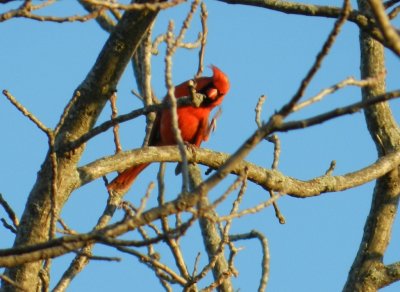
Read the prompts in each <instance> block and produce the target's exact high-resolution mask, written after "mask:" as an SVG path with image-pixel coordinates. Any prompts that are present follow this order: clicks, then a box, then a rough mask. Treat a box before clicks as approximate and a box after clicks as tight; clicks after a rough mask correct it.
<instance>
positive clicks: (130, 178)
mask: <svg viewBox="0 0 400 292" xmlns="http://www.w3.org/2000/svg"><path fill="white" fill-rule="evenodd" d="M148 165H149V163H143V164H139V165H137V166H134V167H131V168H128V169H126V170H124V171H123V172H121V173H120V174H119V175H118V176H117V177H116V178H115V179H114V180H113V181H112V182H110V183H109V184H108V185H107V190H109V191H115V192H121V191H127V190H128V189H129V188H130V186H131V185H132V184H133V182H134V181H135V179H136V177H137V176H138V175H139V173H141V172H142V170H143V169H145V168H146V167H147V166H148Z"/></svg>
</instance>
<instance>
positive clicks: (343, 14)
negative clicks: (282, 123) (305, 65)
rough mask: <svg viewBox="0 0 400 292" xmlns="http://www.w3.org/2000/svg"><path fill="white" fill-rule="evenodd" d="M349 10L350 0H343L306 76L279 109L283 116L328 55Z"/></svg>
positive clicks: (301, 94) (290, 108)
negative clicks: (337, 14)
mask: <svg viewBox="0 0 400 292" xmlns="http://www.w3.org/2000/svg"><path fill="white" fill-rule="evenodd" d="M350 11H351V4H350V0H344V3H343V8H342V12H341V14H340V16H339V18H338V19H337V20H336V21H335V25H334V27H333V29H332V31H331V32H330V34H329V36H328V38H327V40H326V41H325V43H324V45H323V46H322V49H321V51H320V52H319V53H318V55H317V57H316V60H315V62H314V64H313V65H312V66H311V68H310V70H309V71H308V72H307V75H306V77H305V78H304V79H303V80H302V81H301V84H300V87H299V89H298V90H297V92H296V93H295V95H294V96H293V97H292V99H291V100H290V102H289V103H288V104H286V105H285V106H284V107H283V108H282V109H281V110H280V111H279V114H280V115H282V116H283V117H286V116H287V115H288V114H289V113H290V112H292V111H293V108H294V106H295V105H296V104H297V102H298V101H299V100H300V99H301V98H302V97H303V95H304V92H305V90H306V89H307V87H308V84H309V83H310V82H311V80H312V79H313V77H314V76H315V74H316V73H317V72H318V70H319V68H320V66H321V64H322V61H323V60H324V59H325V57H326V56H327V55H328V53H329V51H330V49H331V47H332V46H333V43H334V42H335V40H336V37H337V36H338V35H339V33H340V30H341V28H342V26H343V25H344V23H345V22H346V21H347V19H348V17H349V15H350Z"/></svg>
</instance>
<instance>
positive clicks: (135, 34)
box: [2, 9, 157, 291]
mask: <svg viewBox="0 0 400 292" xmlns="http://www.w3.org/2000/svg"><path fill="white" fill-rule="evenodd" d="M156 15H157V11H151V10H147V9H144V10H138V11H131V12H126V13H125V14H124V16H123V18H122V19H121V21H120V22H119V23H118V25H117V26H116V27H115V30H114V31H113V32H112V33H111V34H110V37H109V38H108V40H107V42H106V44H105V45H104V47H103V49H102V51H101V53H100V55H99V57H98V59H97V60H96V62H95V64H94V66H93V68H92V69H91V70H90V72H89V73H88V75H87V77H86V78H85V80H84V81H83V82H82V84H81V85H80V86H79V87H78V88H77V90H76V93H75V95H79V96H78V97H77V98H75V101H74V103H73V104H72V106H71V108H70V110H69V111H68V113H67V115H66V117H65V119H64V121H60V122H62V125H61V127H60V131H59V133H58V135H57V137H56V144H55V146H56V150H57V149H61V148H62V146H63V145H65V144H66V143H68V142H70V141H73V140H75V139H77V138H78V137H80V136H81V135H83V134H84V133H86V132H87V131H88V130H90V129H91V128H92V127H93V125H94V124H95V122H96V120H97V118H98V116H99V114H100V113H101V111H102V109H103V107H104V105H105V104H106V102H107V100H108V98H109V97H110V96H111V95H112V94H113V93H114V92H115V90H116V86H117V84H118V81H119V79H120V77H121V75H122V73H123V71H124V70H125V67H126V65H127V64H128V63H129V61H130V59H131V57H132V55H133V53H134V52H135V50H136V48H137V47H138V45H139V44H140V42H141V40H142V38H143V36H144V35H145V33H146V32H147V30H148V28H149V26H150V25H151V23H152V21H153V20H154V18H155V17H156ZM83 150H84V145H82V146H80V147H79V148H77V149H74V150H73V151H70V152H68V153H61V152H59V153H57V172H58V180H57V181H56V184H57V194H56V196H55V206H54V204H53V203H52V194H51V180H49V177H51V176H52V167H51V160H50V155H47V156H46V158H45V161H44V163H43V165H42V167H41V169H40V171H39V173H38V177H37V181H36V183H35V185H34V187H33V189H32V191H31V193H30V194H29V198H28V201H27V203H26V207H25V210H24V213H23V215H22V218H21V223H20V228H19V229H18V233H17V236H16V240H15V243H14V246H22V245H29V244H35V243H39V242H45V241H47V240H48V239H49V227H50V221H51V210H52V208H56V210H61V208H62V206H63V205H64V203H65V202H66V201H67V199H68V198H69V196H70V194H71V192H72V191H73V189H74V185H73V182H74V181H76V180H74V179H73V177H74V176H76V175H77V171H76V167H77V163H78V162H79V160H80V158H81V155H82V153H83ZM41 266H42V263H41V262H31V263H26V264H23V265H20V266H17V267H13V268H10V269H7V270H6V272H5V275H6V276H8V277H9V278H11V279H12V280H14V281H15V282H17V283H18V284H19V285H20V286H22V287H28V290H31V289H32V287H38V285H39V277H38V274H39V271H40V269H41ZM14 290H15V287H13V286H12V285H9V284H7V283H5V282H3V286H2V291H14Z"/></svg>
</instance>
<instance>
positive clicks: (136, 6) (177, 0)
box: [84, 0, 186, 11]
mask: <svg viewBox="0 0 400 292" xmlns="http://www.w3.org/2000/svg"><path fill="white" fill-rule="evenodd" d="M84 1H85V2H87V3H90V4H93V5H96V6H99V7H104V8H108V9H119V10H124V11H128V10H142V9H148V10H153V11H157V10H160V9H167V8H171V7H174V6H176V5H179V4H181V3H184V2H186V0H170V1H169V2H168V1H166V2H160V3H148V2H146V3H131V4H122V3H113V2H107V1H98V0H84Z"/></svg>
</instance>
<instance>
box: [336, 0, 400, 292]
mask: <svg viewBox="0 0 400 292" xmlns="http://www.w3.org/2000/svg"><path fill="white" fill-rule="evenodd" d="M359 7H360V10H361V11H364V12H368V4H367V2H366V1H365V0H359ZM360 48H361V76H362V78H363V79H364V78H367V77H371V76H377V75H379V74H382V73H383V72H385V59H384V48H383V46H382V45H381V44H380V43H379V42H377V41H375V40H374V39H372V38H371V37H370V36H369V35H367V34H366V33H363V32H361V33H360ZM384 92H385V82H384V81H382V82H380V83H379V84H377V85H375V86H371V87H366V88H363V91H362V96H363V99H364V100H366V99H370V98H372V97H374V96H377V95H379V94H382V93H384ZM365 118H366V122H367V126H368V130H369V132H370V134H371V138H372V139H373V140H374V142H375V145H376V148H377V151H378V155H379V156H383V155H385V154H387V153H390V152H393V151H396V150H399V145H400V132H399V128H398V126H397V124H396V122H395V120H394V119H393V116H392V113H391V110H390V107H389V104H388V103H381V104H378V105H376V106H373V107H370V108H368V109H366V110H365ZM399 178H400V177H399V171H398V170H397V169H396V170H394V171H392V172H390V173H388V174H387V175H385V176H383V177H381V178H379V179H378V180H377V182H376V186H375V189H374V193H373V199H372V205H371V210H370V213H369V215H368V218H367V221H366V223H365V227H364V234H363V238H362V241H361V244H360V247H359V250H358V253H357V256H356V258H355V260H354V263H353V265H352V267H351V270H350V272H349V276H348V279H347V282H346V285H345V287H344V291H348V292H350V291H351V292H353V291H364V292H365V291H377V290H378V289H379V288H381V287H382V283H383V282H385V281H383V280H384V279H382V275H383V273H382V272H381V270H382V269H383V268H384V264H383V256H384V253H385V251H386V248H387V246H388V244H389V242H390V235H391V230H392V225H393V222H394V219H395V215H396V213H397V207H398V203H399V193H400V184H399Z"/></svg>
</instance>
